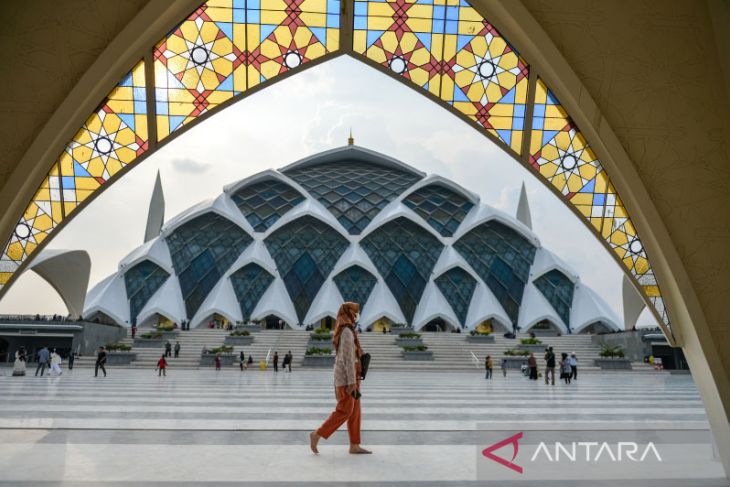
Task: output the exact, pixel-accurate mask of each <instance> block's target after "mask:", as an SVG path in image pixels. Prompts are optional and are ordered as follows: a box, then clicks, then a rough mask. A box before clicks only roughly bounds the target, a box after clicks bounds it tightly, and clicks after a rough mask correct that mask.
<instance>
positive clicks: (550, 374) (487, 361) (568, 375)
mask: <svg viewBox="0 0 730 487" xmlns="http://www.w3.org/2000/svg"><path fill="white" fill-rule="evenodd" d="M543 359H544V361H545V373H544V376H545V384H551V385H555V369H556V368H557V369H558V371H559V373H560V380H563V381H565V383H566V384H570V383H571V382H572V381H574V380H578V358H577V357H576V355H575V352H572V353H570V354H567V353H565V352H563V353H561V354H560V361H558V360H557V357H556V356H555V352H554V351H553V347H548V348H546V349H545V355H544V357H543ZM493 366H494V361H493V359H492V357H491V356H489V355H487V356H486V357H485V358H484V368H485V369H486V374H485V379H491V378H492V367H493ZM507 368H508V367H507V359H506V358H503V359H502V366H501V369H502V375H503V376H504V377H507ZM521 371H522V374H523V375H525V376H527V377H529V379H530V380H538V377H539V372H538V365H537V358H536V357H535V354H534V353H532V352H530V356H529V357H528V358H527V364H523V365H522V367H521Z"/></svg>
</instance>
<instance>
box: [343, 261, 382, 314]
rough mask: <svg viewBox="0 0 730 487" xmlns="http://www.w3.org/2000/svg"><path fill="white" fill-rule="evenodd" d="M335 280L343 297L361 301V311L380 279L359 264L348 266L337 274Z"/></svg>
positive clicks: (348, 299)
mask: <svg viewBox="0 0 730 487" xmlns="http://www.w3.org/2000/svg"><path fill="white" fill-rule="evenodd" d="M333 280H334V281H335V284H337V289H339V290H340V294H341V295H342V298H343V299H344V300H345V301H350V302H352V303H359V304H360V310H361V311H362V308H364V307H365V303H367V301H368V298H369V297H370V293H371V292H372V291H373V288H374V287H375V283H376V282H377V281H378V280H377V278H376V277H375V276H374V275H372V274H371V273H369V272H368V271H367V270H365V269H363V268H362V267H360V266H359V265H354V266H352V267H348V268H347V269H345V270H344V271H342V272H340V273H339V274H337V275H336V276H335V277H334V278H333Z"/></svg>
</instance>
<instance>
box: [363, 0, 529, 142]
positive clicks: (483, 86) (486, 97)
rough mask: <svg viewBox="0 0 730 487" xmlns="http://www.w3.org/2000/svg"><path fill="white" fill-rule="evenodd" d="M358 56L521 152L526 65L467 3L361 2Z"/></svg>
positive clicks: (427, 0)
mask: <svg viewBox="0 0 730 487" xmlns="http://www.w3.org/2000/svg"><path fill="white" fill-rule="evenodd" d="M354 29H355V30H354V40H353V50H354V51H355V52H356V53H359V54H362V55H364V56H366V57H367V58H369V59H370V60H372V61H375V62H376V63H378V64H381V65H382V66H383V67H385V68H386V69H389V70H390V71H392V72H394V73H396V74H398V75H400V76H402V77H403V78H404V79H407V80H409V81H410V82H411V83H413V84H415V85H416V86H418V87H420V88H423V89H424V90H426V91H427V92H429V93H430V94H431V95H433V96H436V97H439V98H440V99H441V100H443V101H444V102H446V103H448V104H449V105H451V106H453V107H454V108H455V109H456V110H458V111H459V112H461V113H462V114H464V115H465V116H467V117H469V118H470V119H471V120H473V121H475V122H476V123H478V124H479V125H480V126H482V127H484V128H485V129H486V130H487V131H488V132H489V133H491V134H492V135H493V136H495V137H497V138H498V140H500V141H501V142H503V143H504V144H505V145H506V146H507V147H509V148H510V149H511V150H512V151H513V152H515V153H517V154H519V153H521V151H522V139H523V135H524V124H525V105H526V103H527V88H528V73H529V71H528V66H527V64H526V63H525V62H524V60H523V59H522V58H521V57H520V55H519V54H518V53H517V51H516V50H515V48H514V47H513V46H511V45H510V44H509V43H508V42H507V41H506V40H505V38H504V37H502V35H501V34H500V33H499V32H498V31H497V30H496V29H495V28H494V26H492V25H491V24H490V23H489V22H488V21H487V20H486V19H484V17H482V16H481V15H479V13H477V11H476V10H475V9H474V8H472V7H471V6H470V5H469V4H468V3H467V2H466V1H464V0H449V1H443V0H419V1H403V0H385V1H383V0H355V18H354Z"/></svg>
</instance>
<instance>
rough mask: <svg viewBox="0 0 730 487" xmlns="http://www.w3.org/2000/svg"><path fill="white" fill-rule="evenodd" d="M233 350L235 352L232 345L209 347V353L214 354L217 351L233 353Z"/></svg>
mask: <svg viewBox="0 0 730 487" xmlns="http://www.w3.org/2000/svg"><path fill="white" fill-rule="evenodd" d="M232 352H233V347H232V346H230V345H221V346H220V347H216V348H211V349H209V350H208V352H207V353H212V354H214V355H215V354H216V353H232Z"/></svg>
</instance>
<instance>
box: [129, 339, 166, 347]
mask: <svg viewBox="0 0 730 487" xmlns="http://www.w3.org/2000/svg"><path fill="white" fill-rule="evenodd" d="M166 341H167V340H166V339H164V338H135V339H134V347H135V348H164V346H165V342H166Z"/></svg>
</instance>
